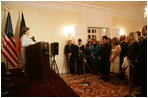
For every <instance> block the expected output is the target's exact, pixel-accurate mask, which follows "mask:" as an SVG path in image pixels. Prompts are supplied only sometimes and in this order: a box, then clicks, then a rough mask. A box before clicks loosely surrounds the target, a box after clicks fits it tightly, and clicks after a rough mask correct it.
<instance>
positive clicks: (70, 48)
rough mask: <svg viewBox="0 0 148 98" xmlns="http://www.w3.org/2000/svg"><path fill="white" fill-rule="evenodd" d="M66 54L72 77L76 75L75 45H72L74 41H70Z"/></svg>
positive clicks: (66, 47)
mask: <svg viewBox="0 0 148 98" xmlns="http://www.w3.org/2000/svg"><path fill="white" fill-rule="evenodd" d="M64 53H65V55H66V59H67V65H68V70H69V72H70V74H71V75H73V74H74V73H75V66H74V65H75V64H74V55H75V45H74V44H72V40H68V44H67V45H66V46H65V50H64Z"/></svg>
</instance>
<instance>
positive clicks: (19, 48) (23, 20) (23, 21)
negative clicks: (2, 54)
mask: <svg viewBox="0 0 148 98" xmlns="http://www.w3.org/2000/svg"><path fill="white" fill-rule="evenodd" d="M23 27H26V24H25V19H24V15H23V13H22V20H21V25H20V35H19V47H18V50H19V52H20V54H22V52H21V49H22V45H21V37H22V36H23V33H22V31H21V30H22V28H23Z"/></svg>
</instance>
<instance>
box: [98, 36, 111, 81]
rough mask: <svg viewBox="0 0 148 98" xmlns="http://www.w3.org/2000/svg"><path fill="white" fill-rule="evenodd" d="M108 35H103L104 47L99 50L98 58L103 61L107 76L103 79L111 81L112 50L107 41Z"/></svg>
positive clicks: (104, 71) (103, 72) (103, 68)
mask: <svg viewBox="0 0 148 98" xmlns="http://www.w3.org/2000/svg"><path fill="white" fill-rule="evenodd" d="M107 39H108V38H107V36H103V37H102V42H103V43H102V44H103V45H102V47H101V49H100V50H99V54H98V55H99V56H98V60H100V61H101V66H102V70H103V71H102V74H103V75H104V76H105V77H102V79H104V82H107V81H109V72H110V61H109V59H110V52H111V45H109V44H108V41H107Z"/></svg>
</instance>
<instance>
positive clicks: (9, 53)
mask: <svg viewBox="0 0 148 98" xmlns="http://www.w3.org/2000/svg"><path fill="white" fill-rule="evenodd" d="M1 53H2V55H3V56H4V57H5V58H6V59H7V61H8V62H9V63H10V64H11V66H12V67H16V66H17V64H18V55H17V51H16V44H15V38H14V35H13V30H12V22H11V16H10V13H9V12H8V15H7V21H6V25H5V33H4V34H3V40H2V48H1Z"/></svg>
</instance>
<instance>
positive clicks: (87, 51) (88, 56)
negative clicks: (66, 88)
mask: <svg viewBox="0 0 148 98" xmlns="http://www.w3.org/2000/svg"><path fill="white" fill-rule="evenodd" d="M91 45H92V42H89V43H88V45H86V48H85V57H86V61H87V64H88V65H89V67H90V68H91V69H92V64H91V54H90V49H91ZM86 72H87V73H88V72H90V71H89V69H88V67H87V66H86Z"/></svg>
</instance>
